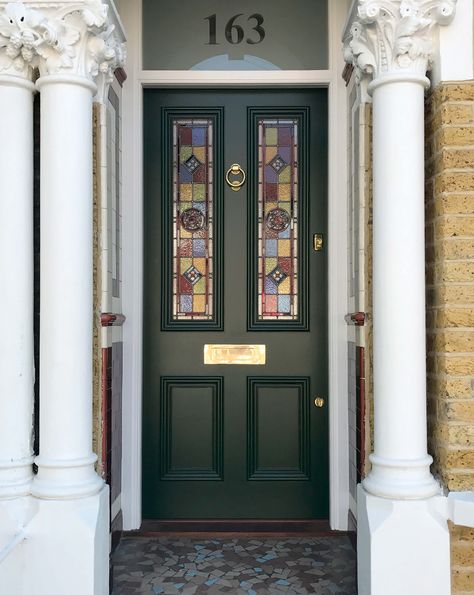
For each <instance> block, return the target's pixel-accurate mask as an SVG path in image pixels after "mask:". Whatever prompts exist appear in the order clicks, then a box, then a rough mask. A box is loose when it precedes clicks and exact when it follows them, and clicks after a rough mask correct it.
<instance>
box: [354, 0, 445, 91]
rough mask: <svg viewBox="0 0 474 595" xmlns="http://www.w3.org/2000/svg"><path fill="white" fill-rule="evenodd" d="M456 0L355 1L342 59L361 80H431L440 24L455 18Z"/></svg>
mask: <svg viewBox="0 0 474 595" xmlns="http://www.w3.org/2000/svg"><path fill="white" fill-rule="evenodd" d="M456 2H457V0H355V1H354V2H353V5H352V10H351V13H350V16H349V19H348V22H347V25H346V29H345V32H344V36H343V42H344V57H345V60H346V62H349V63H352V64H353V65H354V67H355V70H356V77H357V80H358V82H360V81H361V80H362V79H364V78H368V79H369V80H370V79H371V80H372V82H371V83H370V87H372V88H373V87H374V86H377V85H379V84H382V83H383V82H386V81H390V80H407V81H419V82H421V83H423V84H429V81H428V79H426V76H425V75H426V71H427V70H429V69H430V67H431V62H432V60H433V56H434V53H435V49H436V43H437V35H436V34H437V27H438V26H439V25H447V24H449V23H450V22H451V20H452V19H453V17H454V14H455V10H456Z"/></svg>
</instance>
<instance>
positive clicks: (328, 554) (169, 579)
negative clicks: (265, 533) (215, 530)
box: [113, 536, 357, 595]
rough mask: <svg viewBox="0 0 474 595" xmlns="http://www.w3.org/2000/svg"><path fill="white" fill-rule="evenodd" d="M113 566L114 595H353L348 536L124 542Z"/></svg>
mask: <svg viewBox="0 0 474 595" xmlns="http://www.w3.org/2000/svg"><path fill="white" fill-rule="evenodd" d="M113 567H114V590H113V595H125V594H131V593H135V594H144V593H147V594H148V593H150V594H153V595H154V594H157V593H164V594H168V593H169V594H171V593H180V594H185V595H188V594H191V593H209V594H212V593H235V594H236V595H240V594H242V595H246V594H247V595H260V593H264V594H272V593H278V594H280V595H281V593H300V594H310V593H317V594H318V595H319V594H321V595H326V594H328V595H329V594H332V593H343V594H346V595H355V594H356V593H357V591H356V587H355V568H356V555H355V552H354V550H353V548H352V545H351V543H350V541H349V538H348V537H346V536H335V537H332V536H331V537H305V538H300V537H284V538H279V539H278V538H268V537H255V538H253V537H245V538H243V537H239V538H237V537H235V538H233V537H220V538H212V539H210V538H202V539H200V538H198V537H160V538H157V537H126V538H125V539H123V540H122V542H121V543H120V545H119V547H118V548H117V551H116V552H115V554H114V556H113Z"/></svg>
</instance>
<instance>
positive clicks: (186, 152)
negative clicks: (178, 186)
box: [179, 147, 193, 163]
mask: <svg viewBox="0 0 474 595" xmlns="http://www.w3.org/2000/svg"><path fill="white" fill-rule="evenodd" d="M192 154H193V148H192V147H181V150H180V152H179V159H180V161H181V163H184V162H185V161H187V160H188V159H189V158H190V157H191V155H192Z"/></svg>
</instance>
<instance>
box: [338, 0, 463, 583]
mask: <svg viewBox="0 0 474 595" xmlns="http://www.w3.org/2000/svg"><path fill="white" fill-rule="evenodd" d="M455 4H456V1H455V0H445V1H443V0H358V1H357V2H354V4H353V12H352V15H351V19H350V21H349V24H348V28H347V31H346V34H345V56H346V59H347V60H348V61H350V62H352V63H353V64H354V66H355V69H356V76H357V78H358V80H359V81H364V82H365V81H367V80H368V81H369V85H368V89H369V93H370V94H371V95H372V101H373V182H374V199H373V200H374V226H373V236H374V237H373V251H374V261H373V262H374V264H373V287H374V290H373V325H374V453H373V454H372V455H371V456H370V460H371V463H372V470H371V472H370V473H369V475H368V477H367V478H366V479H365V480H364V481H363V483H362V486H360V487H359V491H358V530H359V536H358V542H359V547H358V562H359V594H360V595H369V594H370V595H389V594H392V593H393V594H394V595H395V593H401V592H403V593H405V594H406V595H418V594H419V593H430V595H448V594H449V589H450V587H449V585H450V564H449V533H448V530H447V518H446V517H443V515H442V514H441V513H440V512H439V507H438V506H437V501H438V499H439V498H437V494H439V493H440V486H439V485H438V483H437V482H436V480H435V479H434V477H433V476H432V475H431V473H430V465H431V463H432V459H431V457H430V456H429V455H428V453H427V424H426V359H425V358H426V351H425V341H426V334H425V333H426V331H425V236H424V90H425V88H427V87H428V86H429V80H428V79H427V78H426V71H427V69H428V68H429V67H430V64H431V60H432V57H433V56H434V55H435V50H436V40H437V27H438V25H442V24H448V23H449V22H450V19H451V18H452V17H453V15H454V9H455ZM415 552H420V555H421V552H423V556H425V558H427V559H432V560H433V561H434V563H435V564H436V572H430V573H429V574H428V573H426V572H425V567H424V566H423V564H421V565H420V564H419V563H418V561H417V562H416V563H414V562H413V560H414V559H415ZM417 557H418V558H419V556H417Z"/></svg>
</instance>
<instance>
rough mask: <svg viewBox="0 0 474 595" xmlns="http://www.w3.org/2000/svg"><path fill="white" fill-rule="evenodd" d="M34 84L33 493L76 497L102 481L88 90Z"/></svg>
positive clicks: (77, 82) (60, 81)
mask: <svg viewBox="0 0 474 595" xmlns="http://www.w3.org/2000/svg"><path fill="white" fill-rule="evenodd" d="M37 87H38V89H39V90H40V91H41V295H40V302H41V338H40V396H41V401H40V456H39V457H38V458H37V459H36V464H37V465H38V475H37V477H36V478H35V481H34V483H33V490H32V491H33V494H34V495H36V496H38V497H42V498H77V497H82V496H88V495H92V494H95V493H97V492H98V491H99V490H100V489H101V488H102V485H103V482H102V480H101V479H100V478H99V477H98V475H97V474H96V473H95V470H94V463H95V461H96V456H95V455H94V454H93V453H92V245H93V244H92V97H93V94H94V92H95V90H96V86H95V84H94V83H92V82H91V81H90V80H88V79H86V78H83V77H79V76H71V75H64V74H61V75H50V76H45V77H41V78H40V79H39V80H38V82H37Z"/></svg>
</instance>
